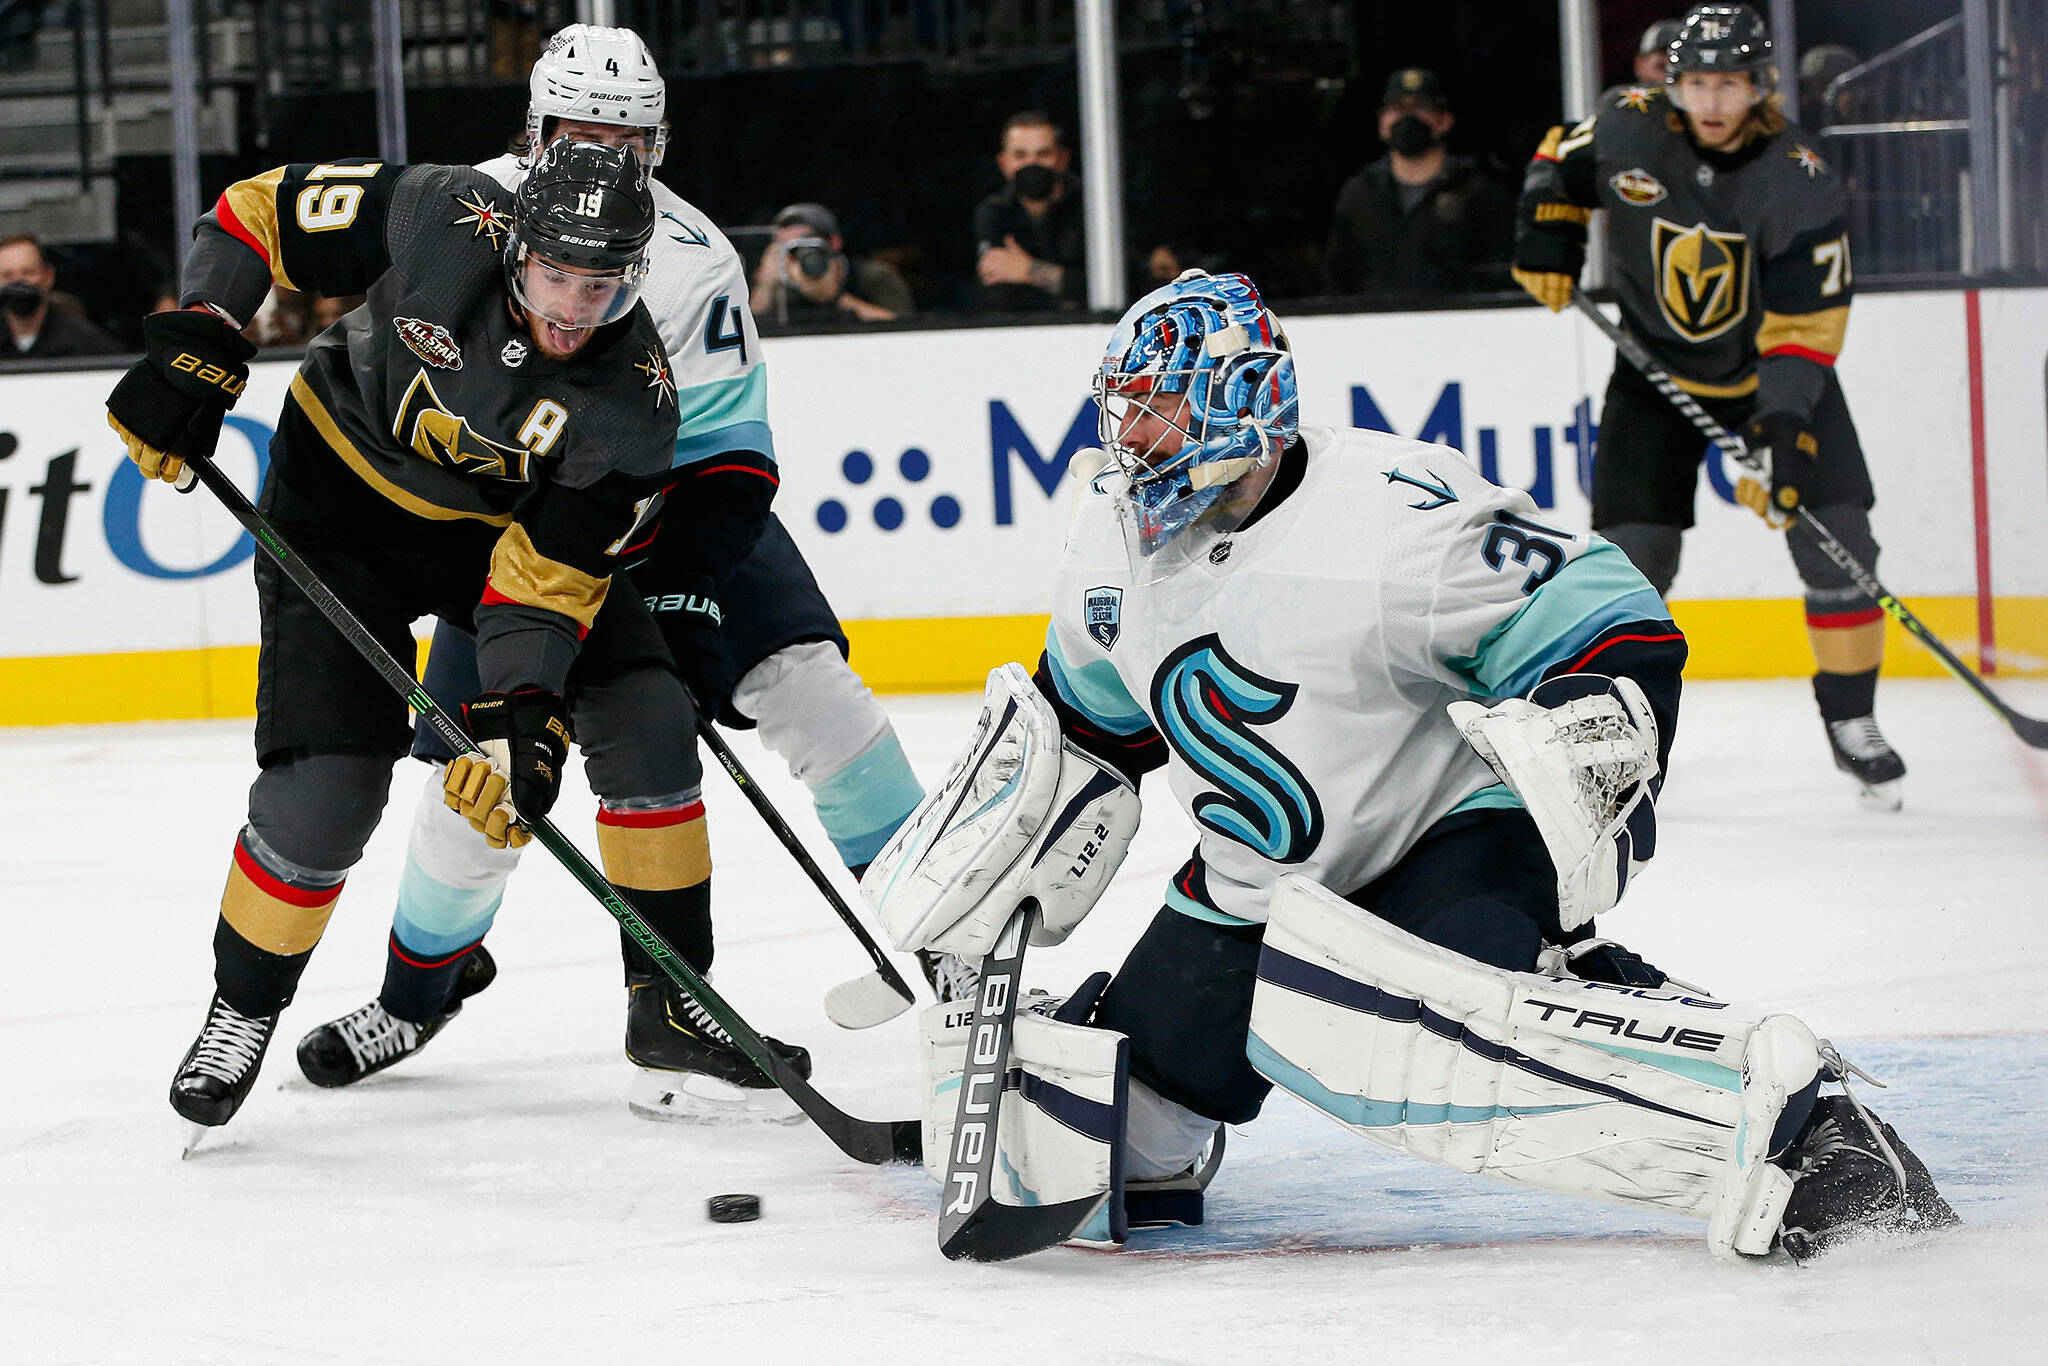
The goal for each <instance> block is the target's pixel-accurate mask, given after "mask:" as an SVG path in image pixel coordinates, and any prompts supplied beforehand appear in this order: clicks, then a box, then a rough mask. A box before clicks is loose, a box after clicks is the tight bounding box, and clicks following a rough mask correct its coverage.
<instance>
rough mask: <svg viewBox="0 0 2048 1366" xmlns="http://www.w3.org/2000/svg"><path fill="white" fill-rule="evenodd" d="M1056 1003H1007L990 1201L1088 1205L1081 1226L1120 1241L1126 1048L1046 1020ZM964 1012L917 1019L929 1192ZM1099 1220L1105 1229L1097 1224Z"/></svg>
mask: <svg viewBox="0 0 2048 1366" xmlns="http://www.w3.org/2000/svg"><path fill="white" fill-rule="evenodd" d="M1061 1003H1062V1002H1061V1000H1060V999H1059V998H1054V997H1048V996H1044V995H1042V994H1039V993H1033V994H1032V995H1030V996H1027V997H1025V998H1024V999H1023V1000H1021V1001H1019V1002H1018V1003H1017V1014H1016V1026H1015V1028H1014V1029H1013V1031H1012V1033H1011V1035H1010V1072H1009V1077H1008V1079H1007V1080H1006V1081H1005V1083H1004V1085H1003V1096H1002V1101H1001V1104H1000V1106H999V1108H998V1109H997V1112H996V1162H995V1173H994V1178H993V1180H992V1182H991V1184H990V1198H991V1199H995V1200H998V1201H1000V1202H1001V1203H1003V1204H1005V1205H1051V1204H1058V1203H1060V1202H1062V1201H1067V1200H1079V1199H1082V1198H1085V1197H1088V1196H1098V1197H1100V1199H1101V1203H1100V1204H1099V1205H1098V1206H1097V1208H1096V1209H1095V1210H1094V1211H1092V1212H1091V1213H1090V1214H1089V1216H1088V1218H1087V1219H1086V1220H1084V1221H1083V1222H1084V1224H1093V1225H1097V1226H1101V1227H1103V1228H1105V1230H1106V1234H1107V1236H1108V1237H1109V1238H1110V1239H1111V1240H1112V1241H1114V1242H1117V1243H1121V1242H1122V1241H1123V1239H1124V1227H1123V1183H1124V1176H1123V1153H1124V1133H1125V1123H1126V1116H1127V1114H1128V1112H1129V1108H1130V1094H1129V1088H1130V1042H1129V1040H1128V1039H1126V1038H1125V1037H1124V1036H1123V1035H1122V1034H1118V1033H1115V1032H1113V1031H1111V1030H1107V1029H1091V1028H1089V1027H1087V1026H1085V1025H1077V1024H1067V1023H1065V1022H1063V1021H1060V1020H1055V1019H1053V1018H1052V1016H1051V1012H1052V1011H1053V1010H1054V1009H1056V1008H1057V1007H1058V1006H1059V1005H1060V1004H1061ZM973 1018H974V1006H973V1003H972V1002H963V1001H952V1002H943V1001H942V1002H940V1003H939V1004H938V1005H935V1006H931V1007H928V1008H927V1009H926V1010H925V1012H924V1013H923V1015H921V1016H920V1017H919V1019H920V1022H921V1024H922V1027H923V1032H924V1047H923V1058H924V1113H923V1120H924V1162H925V1170H927V1171H929V1172H930V1173H931V1174H932V1178H933V1179H934V1180H936V1181H939V1182H944V1181H945V1179H946V1162H947V1157H948V1155H949V1154H950V1153H951V1152H952V1151H953V1124H954V1121H955V1120H956V1119H957V1117H958V1114H959V1106H960V1079H961V1077H962V1075H963V1074H964V1072H965V1063H966V1059H967V1045H968V1024H969V1022H970V1021H971V1020H972V1019H973ZM1105 1215H1106V1216H1107V1217H1108V1222H1107V1223H1105V1219H1104V1216H1105Z"/></svg>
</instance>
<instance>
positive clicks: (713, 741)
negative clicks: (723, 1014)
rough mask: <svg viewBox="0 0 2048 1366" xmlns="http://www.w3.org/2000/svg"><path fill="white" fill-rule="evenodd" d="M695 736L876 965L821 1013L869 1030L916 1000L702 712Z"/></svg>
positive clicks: (836, 991)
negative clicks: (715, 758)
mask: <svg viewBox="0 0 2048 1366" xmlns="http://www.w3.org/2000/svg"><path fill="white" fill-rule="evenodd" d="M697 734H698V735H699V736H701V737H702V738H703V740H704V744H705V746H706V747H707V748H708V749H710V751H711V752H712V753H713V754H715V755H717V756H718V762H719V763H720V764H722V765H723V766H724V767H725V774H726V776H727V777H728V778H731V779H732V783H733V786H734V787H737V788H738V789H739V790H740V794H741V795H742V796H744V797H745V798H746V799H747V801H748V802H749V803H750V804H751V805H752V806H753V808H754V810H755V811H757V812H759V813H760V815H761V819H762V821H763V822H765V823H766V824H767V826H768V829H769V831H770V833H772V834H773V835H774V836H775V838H776V839H778V840H780V841H782V847H783V848H785V849H787V850H789V856H790V857H791V858H793V859H795V860H796V862H797V866H798V867H799V868H802V869H803V870H804V872H805V874H806V875H807V876H809V878H810V879H811V884H812V885H813V886H815V887H816V888H817V889H818V891H819V892H820V893H822V894H823V895H824V898H825V900H826V901H827V902H828V903H830V904H831V907H832V909H833V910H835V911H837V912H838V913H839V918H840V919H841V920H843V921H845V922H846V928H847V929H849V930H852V931H853V937H854V938H855V939H858V940H859V941H860V946H861V947H862V948H864V949H866V950H867V951H868V957H870V958H872V959H873V960H874V961H875V970H874V971H873V972H870V973H865V974H863V975H861V976H859V977H856V978H854V979H853V980H852V981H850V982H841V983H840V984H839V985H838V986H836V987H833V988H832V989H831V990H830V991H828V992H826V993H825V1014H826V1015H828V1016H830V1017H831V1020H832V1023H833V1024H836V1025H838V1026H839V1027H840V1028H841V1029H873V1028H874V1027H875V1026H876V1025H878V1024H881V1023H883V1022H885V1021H888V1020H893V1019H895V1018H896V1017H897V1016H898V1015H901V1014H902V1013H903V1012H904V1011H905V1010H907V1009H909V1008H910V1006H911V1004H912V1003H913V1002H914V1001H916V1000H917V997H916V996H915V995H914V994H912V992H911V990H910V987H909V985H908V984H907V983H905V982H904V980H903V977H902V975H901V974H900V973H898V972H897V971H896V968H895V966H894V965H893V964H891V963H890V962H889V960H888V959H887V958H886V957H884V956H883V954H882V950H881V946H880V945H878V944H876V943H875V941H874V938H873V936H871V935H870V934H869V933H868V931H867V927H866V926H864V925H862V924H861V923H860V921H859V919H857V918H856V917H855V916H854V914H853V912H852V911H851V910H849V909H848V908H847V905H846V900H845V898H843V897H841V896H840V895H839V892H838V890H837V889H836V888H834V887H833V885H832V883H831V880H830V879H828V878H827V877H826V876H825V873H824V870H823V869H821V868H819V867H818V865H817V862H816V861H815V860H814V859H812V858H811V853H810V850H808V849H806V848H804V845H803V841H802V840H800V839H798V838H797V836H796V831H794V830H792V829H790V828H789V823H788V822H787V821H785V820H783V819H782V813H781V812H779V811H777V810H776V809H775V804H774V803H773V802H770V801H769V800H768V794H767V793H765V792H763V791H761V789H760V787H759V786H758V785H757V784H756V783H755V782H754V775H753V774H751V773H749V772H747V770H746V766H745V765H743V764H742V763H740V759H739V756H738V755H737V754H734V753H733V752H732V746H731V745H728V744H727V743H726V742H725V737H724V736H722V735H720V734H719V733H718V732H717V731H716V730H714V729H713V728H712V726H711V722H710V721H709V720H708V719H706V718H705V716H704V714H703V713H702V712H699V713H698V715H697Z"/></svg>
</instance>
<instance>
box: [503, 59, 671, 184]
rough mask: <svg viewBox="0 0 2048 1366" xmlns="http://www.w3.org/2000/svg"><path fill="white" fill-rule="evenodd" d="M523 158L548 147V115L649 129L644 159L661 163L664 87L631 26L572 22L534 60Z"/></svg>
mask: <svg viewBox="0 0 2048 1366" xmlns="http://www.w3.org/2000/svg"><path fill="white" fill-rule="evenodd" d="M527 92H528V93H527V105H526V159H527V160H528V161H531V160H533V159H534V158H535V157H537V156H539V155H540V152H541V149H542V148H543V147H544V146H545V145H546V143H545V141H544V139H545V138H546V133H547V121H548V120H549V119H575V120H576V121H578V122H579V123H605V124H614V125H617V126H619V127H623V128H645V129H647V130H648V142H647V150H646V153H645V160H646V162H647V164H648V165H649V166H659V165H660V164H661V157H662V152H663V151H664V150H665V149H666V148H667V146H668V125H667V124H666V123H664V122H662V117H663V115H664V113H665V112H666V110H667V108H668V87H667V86H666V85H665V84H664V83H663V81H662V79H661V68H660V67H658V66H656V65H655V62H654V54H653V53H651V52H649V51H648V50H647V44H645V43H643V42H641V41H640V35H639V34H637V33H635V32H633V30H632V29H629V28H600V27H598V26H597V25H595V24H571V25H569V26H568V27H567V28H565V29H563V30H562V31H561V32H559V33H557V34H556V35H555V36H554V37H552V38H550V39H548V45H547V47H546V49H545V50H543V51H542V53H541V54H540V60H539V61H537V62H535V63H534V64H533V74H532V76H531V77H530V78H529V80H528V83H527Z"/></svg>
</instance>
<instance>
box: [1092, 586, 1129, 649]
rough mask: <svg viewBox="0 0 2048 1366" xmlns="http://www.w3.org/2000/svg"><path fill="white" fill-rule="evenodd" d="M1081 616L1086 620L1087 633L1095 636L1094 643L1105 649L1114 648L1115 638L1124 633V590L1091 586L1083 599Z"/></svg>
mask: <svg viewBox="0 0 2048 1366" xmlns="http://www.w3.org/2000/svg"><path fill="white" fill-rule="evenodd" d="M1082 618H1083V620H1085V621H1086V622H1087V625H1088V634H1089V635H1091V636H1093V637H1095V643H1096V644H1097V645H1100V646H1101V647H1102V648H1103V649H1105V650H1114V649H1115V648H1116V639H1117V637H1118V636H1120V635H1122V634H1123V633H1124V625H1123V622H1124V590H1123V589H1121V588H1107V587H1105V588H1091V589H1089V590H1088V596H1087V597H1086V599H1084V605H1083V610H1082Z"/></svg>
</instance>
